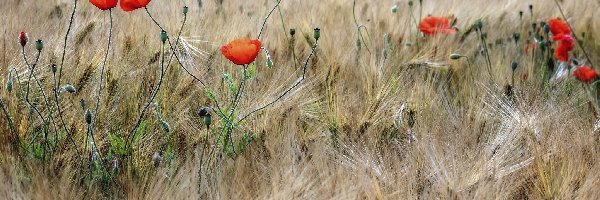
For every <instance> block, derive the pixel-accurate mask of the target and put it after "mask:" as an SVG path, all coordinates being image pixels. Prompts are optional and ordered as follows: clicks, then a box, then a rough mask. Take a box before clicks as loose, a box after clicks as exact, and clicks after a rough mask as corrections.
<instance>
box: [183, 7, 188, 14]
mask: <svg viewBox="0 0 600 200" xmlns="http://www.w3.org/2000/svg"><path fill="white" fill-rule="evenodd" d="M188 11H189V8H188V7H187V6H183V14H184V15H187V13H188Z"/></svg>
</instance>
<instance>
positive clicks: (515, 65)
mask: <svg viewBox="0 0 600 200" xmlns="http://www.w3.org/2000/svg"><path fill="white" fill-rule="evenodd" d="M517 67H519V63H517V61H513V62H512V63H511V64H510V68H511V69H512V70H513V71H515V70H517Z"/></svg>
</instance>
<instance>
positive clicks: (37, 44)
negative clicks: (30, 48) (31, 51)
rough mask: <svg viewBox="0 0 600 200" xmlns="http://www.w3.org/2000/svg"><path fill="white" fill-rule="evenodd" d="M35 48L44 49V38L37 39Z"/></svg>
mask: <svg viewBox="0 0 600 200" xmlns="http://www.w3.org/2000/svg"><path fill="white" fill-rule="evenodd" d="M35 49H37V50H38V51H42V49H44V43H43V42H42V40H36V41H35Z"/></svg>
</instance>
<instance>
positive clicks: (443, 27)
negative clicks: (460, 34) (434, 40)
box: [419, 16, 456, 35]
mask: <svg viewBox="0 0 600 200" xmlns="http://www.w3.org/2000/svg"><path fill="white" fill-rule="evenodd" d="M419 29H420V30H421V32H423V34H425V35H436V34H437V33H444V34H450V33H454V32H456V30H455V29H454V28H452V27H450V19H449V18H447V17H435V16H429V17H425V19H423V21H421V23H420V24H419Z"/></svg>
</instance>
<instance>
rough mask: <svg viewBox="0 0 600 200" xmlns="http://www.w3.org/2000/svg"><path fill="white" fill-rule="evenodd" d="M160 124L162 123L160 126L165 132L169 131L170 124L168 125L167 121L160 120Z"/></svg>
mask: <svg viewBox="0 0 600 200" xmlns="http://www.w3.org/2000/svg"><path fill="white" fill-rule="evenodd" d="M160 124H161V125H162V128H163V130H164V131H165V132H167V133H170V132H171V125H169V123H168V122H167V121H165V120H160Z"/></svg>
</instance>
